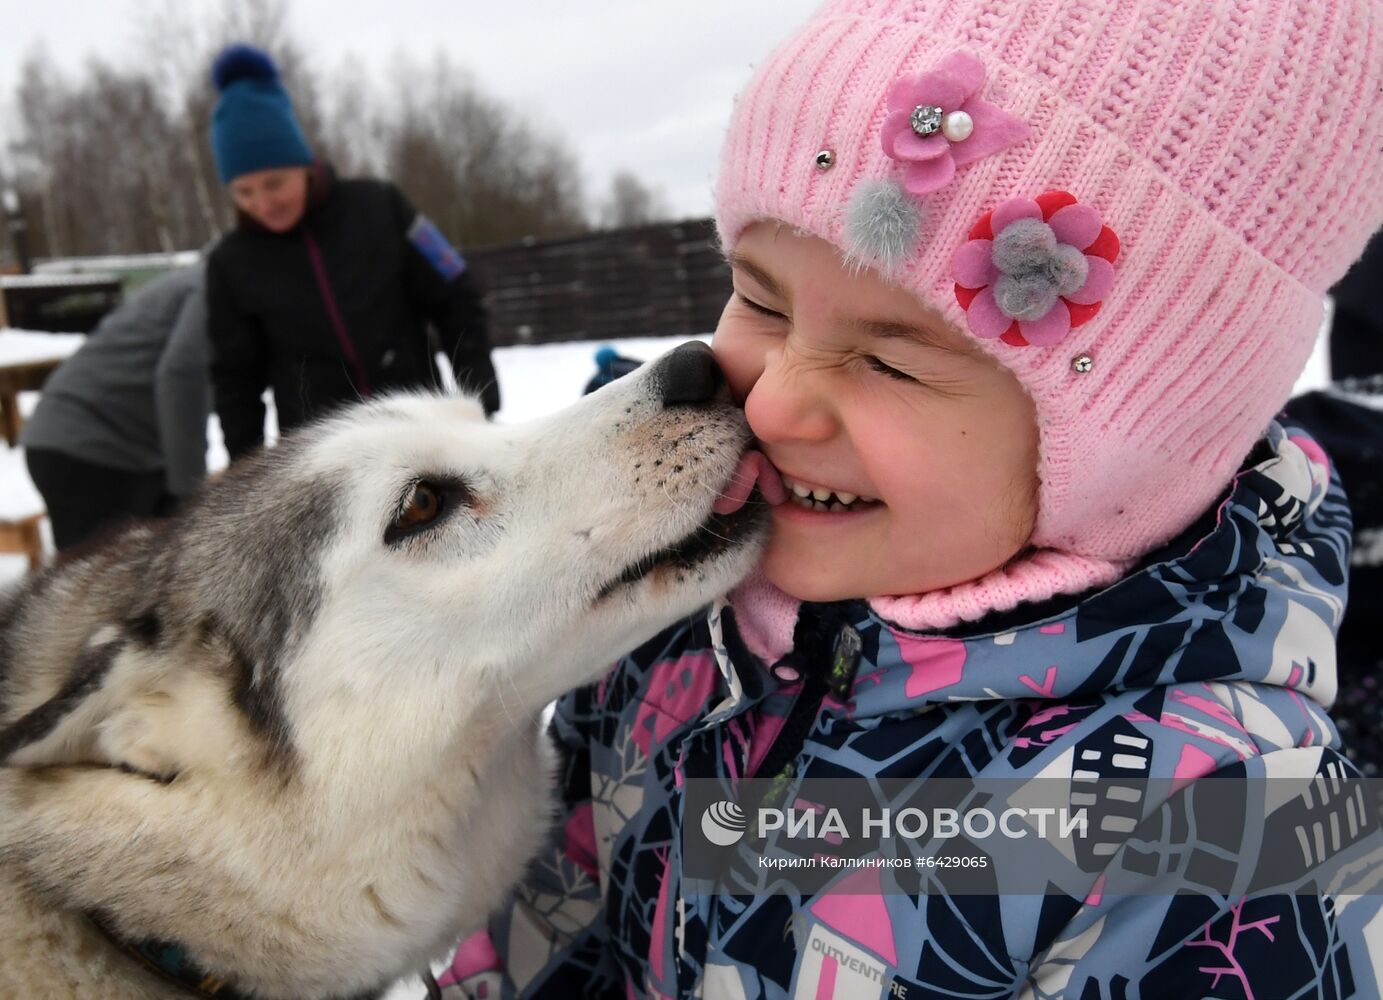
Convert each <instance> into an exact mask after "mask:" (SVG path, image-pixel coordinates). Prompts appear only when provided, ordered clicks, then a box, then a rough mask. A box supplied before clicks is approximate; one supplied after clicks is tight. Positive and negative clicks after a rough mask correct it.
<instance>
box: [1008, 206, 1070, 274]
mask: <svg viewBox="0 0 1383 1000" xmlns="http://www.w3.org/2000/svg"><path fill="white" fill-rule="evenodd" d="M1056 246H1057V243H1056V233H1054V232H1052V227H1051V226H1049V225H1047V224H1046V223H1045V222H1043V221H1042V220H1041V219H1019V220H1017V221H1016V222H1010V223H1009V224H1008V225H1007V226H1005V227H1004V231H1003V232H1002V233H1000V234H999V235H998V236H996V237H994V266H995V267H997V268H998V269H999V270H1000V271H1003V272H1004V273H1005V274H1027V273H1028V272H1030V271H1037V270H1041V269H1043V268H1044V267H1045V266H1046V263H1047V258H1049V257H1050V256H1051V255H1052V252H1053V251H1054V250H1055V249H1056Z"/></svg>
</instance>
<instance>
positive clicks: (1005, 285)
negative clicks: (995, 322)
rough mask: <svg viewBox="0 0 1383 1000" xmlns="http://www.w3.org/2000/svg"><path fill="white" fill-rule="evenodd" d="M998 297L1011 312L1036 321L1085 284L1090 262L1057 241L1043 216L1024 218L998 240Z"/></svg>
mask: <svg viewBox="0 0 1383 1000" xmlns="http://www.w3.org/2000/svg"><path fill="white" fill-rule="evenodd" d="M993 260H994V266H995V267H997V268H998V269H999V271H1000V272H1001V273H1002V277H1000V278H999V280H998V281H996V282H995V283H994V301H995V304H996V305H998V307H999V311H1000V312H1002V313H1003V314H1004V315H1005V316H1009V317H1012V318H1013V319H1018V320H1036V319H1041V318H1042V317H1043V316H1045V315H1047V312H1048V311H1049V310H1050V309H1051V308H1052V306H1054V305H1056V300H1057V296H1058V295H1070V294H1071V293H1072V292H1074V291H1076V290H1078V289H1079V288H1080V287H1081V286H1082V285H1084V284H1085V279H1086V277H1087V276H1088V275H1089V273H1090V262H1089V261H1087V260H1086V259H1085V254H1083V253H1081V252H1080V250H1078V249H1076V248H1075V247H1073V246H1068V245H1067V244H1065V243H1060V242H1058V241H1057V238H1056V233H1055V232H1053V230H1052V227H1051V226H1049V225H1048V224H1047V223H1045V222H1043V221H1042V220H1041V219H1019V220H1017V221H1016V222H1011V223H1009V224H1008V225H1007V226H1005V227H1004V231H1003V232H1002V233H1000V234H999V235H998V236H996V237H995V238H994V257H993Z"/></svg>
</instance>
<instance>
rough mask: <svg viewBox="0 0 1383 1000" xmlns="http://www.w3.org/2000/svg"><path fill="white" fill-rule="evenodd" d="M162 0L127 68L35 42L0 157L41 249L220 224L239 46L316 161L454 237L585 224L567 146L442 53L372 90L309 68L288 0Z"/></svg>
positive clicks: (144, 243) (357, 68)
mask: <svg viewBox="0 0 1383 1000" xmlns="http://www.w3.org/2000/svg"><path fill="white" fill-rule="evenodd" d="M160 2H161V3H162V5H163V6H162V8H161V10H159V11H156V12H155V13H156V15H157V16H155V17H153V18H149V19H146V21H145V22H144V24H145V27H144V29H143V34H142V36H141V38H140V43H141V44H140V45H139V46H138V48H137V51H138V52H139V54H140V58H139V60H138V63H137V66H136V67H128V68H127V67H120V66H114V65H111V64H109V63H107V62H103V61H100V60H92V61H90V62H89V63H88V64H87V65H86V66H85V67H84V68H83V70H82V71H81V72H80V73H78V74H76V75H75V76H73V77H69V76H65V75H64V74H62V73H60V72H58V71H57V70H56V69H55V68H54V63H53V61H52V60H51V59H50V58H49V57H48V56H47V54H46V53H45V52H43V51H42V50H41V49H37V50H35V51H34V52H32V53H31V54H30V56H29V57H28V58H27V59H26V60H25V62H24V65H23V67H22V69H21V73H20V79H19V84H18V88H17V92H16V96H17V102H16V103H17V106H18V109H19V113H18V121H17V125H18V127H17V129H15V134H16V138H15V140H14V141H13V143H12V145H11V148H10V150H9V154H10V155H9V156H8V157H7V158H3V159H4V161H5V162H6V163H8V165H9V169H10V170H11V171H12V173H13V176H14V178H15V182H16V185H17V187H18V188H19V189H20V192H21V195H22V197H23V201H24V204H25V206H26V210H29V211H32V212H33V213H34V215H33V217H32V221H31V226H30V233H31V238H30V244H31V246H32V248H33V250H34V252H35V254H36V255H42V256H63V255H70V254H86V253H116V252H140V251H148V250H161V249H172V248H188V247H198V246H201V245H203V244H204V243H206V242H207V241H208V240H209V239H213V238H215V237H217V236H218V235H219V234H220V233H221V232H222V231H224V229H225V228H226V227H227V226H228V225H230V224H231V222H232V217H231V210H230V203H229V199H228V198H227V197H226V196H225V194H224V192H223V191H222V190H221V182H220V178H219V177H218V175H217V173H216V169H215V163H214V162H213V158H212V155H211V150H210V144H209V141H208V136H209V134H210V124H211V115H212V111H213V109H214V107H215V103H216V98H217V95H216V93H215V91H214V88H213V87H212V84H211V80H210V72H209V71H210V66H211V62H212V59H213V57H214V56H215V53H216V52H217V51H219V50H220V49H221V48H222V47H223V46H224V45H226V44H228V43H230V42H236V41H240V42H248V43H250V44H254V45H258V46H259V47H261V48H264V49H265V50H267V51H268V52H270V53H271V55H272V56H273V57H274V60H275V62H276V63H277V64H278V66H279V71H280V74H281V76H282V78H283V82H284V86H285V87H286V88H287V90H288V91H289V93H291V94H292V95H293V105H294V111H295V113H296V115H297V117H298V120H299V122H300V123H301V125H302V127H303V131H304V133H305V134H306V136H307V139H308V142H309V144H310V145H311V146H312V148H313V150H314V151H315V152H317V154H318V155H319V156H321V157H324V158H326V159H328V160H330V161H332V162H333V163H334V164H335V165H336V166H338V167H339V168H340V169H341V171H342V172H343V173H345V174H348V175H349V174H357V173H377V172H384V173H385V174H386V175H387V176H390V177H391V179H393V180H394V181H396V182H397V183H398V184H399V185H400V186H401V187H402V188H403V190H404V191H405V192H406V193H407V194H408V195H409V196H410V198H412V199H413V200H414V201H415V203H416V204H417V205H418V206H419V208H420V209H421V210H422V211H424V212H426V213H427V214H428V215H429V216H431V217H432V218H433V219H435V220H436V221H437V223H438V225H440V226H441V227H442V229H443V230H444V231H445V232H446V233H447V234H448V235H449V236H450V237H452V238H453V239H454V240H457V241H458V242H461V243H463V244H468V245H475V244H483V243H495V242H503V241H507V240H512V239H517V238H520V237H525V236H535V237H545V236H555V235H563V234H567V233H572V232H577V231H580V230H582V229H584V228H585V227H586V218H585V213H584V210H583V207H582V205H583V201H582V193H581V179H580V170H579V168H578V166H577V163H576V160H575V158H574V157H573V156H572V154H571V153H570V152H569V151H568V150H567V148H566V147H565V146H564V145H563V144H562V143H561V142H559V141H558V140H556V139H555V138H553V137H552V136H551V135H549V134H546V133H544V132H543V131H542V129H543V127H544V123H541V122H535V121H532V120H527V119H525V118H523V117H522V116H521V115H520V114H517V113H516V112H515V111H514V110H513V109H510V108H508V107H505V106H504V105H503V104H501V103H500V102H498V101H496V100H494V99H493V98H491V97H489V96H487V95H485V94H484V93H482V92H481V91H480V89H479V88H478V87H477V86H476V85H475V84H474V82H473V81H472V80H471V79H470V77H469V76H468V75H467V74H466V73H465V72H464V71H463V70H462V69H461V68H460V67H458V66H456V65H455V64H454V63H453V62H452V61H450V60H449V59H447V58H446V57H445V56H442V55H440V54H439V55H438V56H436V57H435V58H433V59H431V60H430V61H426V62H418V61H412V60H406V59H403V60H400V61H399V62H397V63H396V65H395V66H394V68H393V71H392V72H391V74H390V86H387V87H385V88H379V87H375V86H374V85H373V80H372V79H371V77H370V75H369V74H368V73H367V72H366V70H365V69H364V67H363V66H362V65H361V64H360V63H359V61H356V60H349V59H348V60H346V61H345V62H344V63H343V64H342V65H341V67H340V68H339V69H338V71H336V72H335V73H334V74H325V73H324V72H322V71H321V70H320V69H319V68H317V67H315V66H314V64H313V60H312V59H311V58H310V56H309V54H308V51H307V49H306V47H305V46H304V45H303V44H302V42H301V41H300V40H299V39H298V38H297V37H296V35H295V34H294V32H293V30H292V26H291V21H290V19H289V10H290V8H289V5H288V0H220V3H219V5H218V6H216V7H215V8H213V14H212V16H210V17H207V16H205V11H206V9H207V8H205V7H200V6H198V7H194V6H190V5H186V4H176V3H175V2H174V0H160ZM194 12H195V13H194ZM324 81H326V82H329V86H324V85H323V84H324ZM636 183H637V182H636ZM645 201H646V202H647V201H648V199H645ZM641 211H645V212H647V208H646V207H645V209H641ZM623 217H625V216H621V218H623Z"/></svg>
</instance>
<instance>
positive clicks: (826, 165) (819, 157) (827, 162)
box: [816, 149, 836, 170]
mask: <svg viewBox="0 0 1383 1000" xmlns="http://www.w3.org/2000/svg"><path fill="white" fill-rule="evenodd" d="M835 163H836V152H835V150H833V149H823V150H822V151H821V152H819V153H817V154H816V169H817V170H830V169H831V168H832V167H833V166H835Z"/></svg>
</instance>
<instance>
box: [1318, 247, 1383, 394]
mask: <svg viewBox="0 0 1383 1000" xmlns="http://www.w3.org/2000/svg"><path fill="white" fill-rule="evenodd" d="M1330 294H1331V296H1332V297H1333V298H1334V299H1335V313H1334V317H1333V319H1332V320H1331V325H1330V378H1331V380H1332V381H1335V382H1341V381H1343V380H1345V379H1347V378H1365V377H1367V376H1369V375H1383V234H1375V235H1374V237H1373V239H1372V240H1370V241H1369V245H1368V246H1367V247H1366V248H1365V249H1364V255H1363V256H1362V257H1360V258H1359V259H1358V260H1357V261H1355V262H1354V266H1353V267H1351V268H1350V269H1349V273H1348V274H1346V275H1345V276H1344V278H1342V279H1341V280H1340V283H1339V284H1338V285H1336V286H1335V287H1334V288H1332V289H1331V290H1330Z"/></svg>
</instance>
